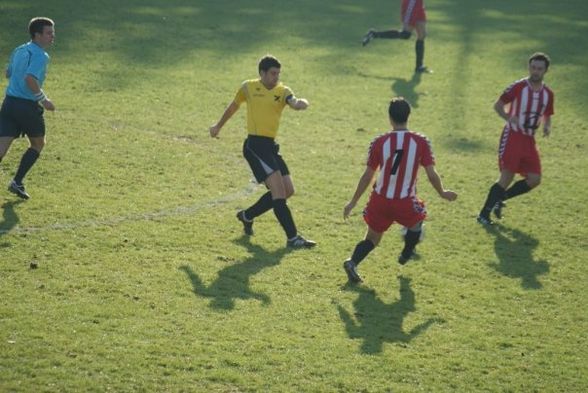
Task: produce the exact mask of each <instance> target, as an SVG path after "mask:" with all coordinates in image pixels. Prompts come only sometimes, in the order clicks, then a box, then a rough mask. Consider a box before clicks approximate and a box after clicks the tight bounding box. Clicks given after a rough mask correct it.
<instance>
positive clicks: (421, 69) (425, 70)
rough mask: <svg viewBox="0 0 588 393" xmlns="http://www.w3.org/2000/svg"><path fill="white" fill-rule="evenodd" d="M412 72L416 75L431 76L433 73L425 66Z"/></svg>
mask: <svg viewBox="0 0 588 393" xmlns="http://www.w3.org/2000/svg"><path fill="white" fill-rule="evenodd" d="M414 72H415V73H416V74H432V73H433V70H432V69H430V68H428V67H427V66H424V65H422V66H420V67H416V68H415V69H414Z"/></svg>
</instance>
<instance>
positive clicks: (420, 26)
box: [414, 21, 430, 72]
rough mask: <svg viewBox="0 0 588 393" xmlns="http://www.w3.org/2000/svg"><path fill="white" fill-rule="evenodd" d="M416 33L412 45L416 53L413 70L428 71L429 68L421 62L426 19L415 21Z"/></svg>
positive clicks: (423, 51) (423, 53)
mask: <svg viewBox="0 0 588 393" xmlns="http://www.w3.org/2000/svg"><path fill="white" fill-rule="evenodd" d="M416 33H417V39H416V42H415V46H414V50H415V55H416V66H415V72H430V70H428V69H427V67H425V65H424V64H423V62H424V59H425V37H426V36H427V23H426V21H418V22H416Z"/></svg>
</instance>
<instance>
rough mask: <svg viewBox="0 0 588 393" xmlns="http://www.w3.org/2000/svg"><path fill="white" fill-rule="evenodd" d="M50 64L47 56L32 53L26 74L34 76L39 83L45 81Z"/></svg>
mask: <svg viewBox="0 0 588 393" xmlns="http://www.w3.org/2000/svg"><path fill="white" fill-rule="evenodd" d="M48 62H49V57H48V55H47V54H45V53H41V52H36V51H35V52H32V53H31V60H30V63H29V65H28V67H27V71H26V73H27V74H28V75H32V76H33V77H35V79H37V80H38V81H43V80H44V79H45V71H46V70H47V63H48Z"/></svg>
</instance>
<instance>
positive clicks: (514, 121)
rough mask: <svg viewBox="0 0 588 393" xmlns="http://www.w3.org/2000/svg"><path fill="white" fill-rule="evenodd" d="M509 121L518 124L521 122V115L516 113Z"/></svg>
mask: <svg viewBox="0 0 588 393" xmlns="http://www.w3.org/2000/svg"><path fill="white" fill-rule="evenodd" d="M508 123H509V124H511V125H513V126H516V125H518V124H519V117H518V116H516V115H514V116H511V117H510V118H509V119H508Z"/></svg>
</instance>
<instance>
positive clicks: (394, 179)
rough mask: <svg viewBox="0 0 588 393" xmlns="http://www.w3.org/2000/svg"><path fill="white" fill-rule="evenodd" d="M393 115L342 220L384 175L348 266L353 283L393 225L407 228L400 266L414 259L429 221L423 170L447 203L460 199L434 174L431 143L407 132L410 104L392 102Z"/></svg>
mask: <svg viewBox="0 0 588 393" xmlns="http://www.w3.org/2000/svg"><path fill="white" fill-rule="evenodd" d="M388 114H389V116H390V122H391V124H392V130H391V131H390V132H388V133H386V134H384V135H381V136H379V137H377V138H376V139H374V140H373V141H372V143H371V145H370V149H369V154H368V160H367V166H366V169H365V171H364V173H363V175H362V176H361V178H360V179H359V182H358V184H357V188H356V190H355V193H354V194H353V197H352V198H351V201H349V203H348V204H347V205H346V206H345V208H344V209H343V217H344V218H347V217H348V216H349V214H350V213H351V210H352V209H353V208H354V207H355V205H356V204H357V202H358V201H359V198H361V196H362V195H363V193H364V192H365V190H366V189H367V187H368V186H369V185H370V184H371V183H372V181H373V179H374V177H375V175H376V172H378V170H379V175H378V178H377V179H376V182H375V184H374V187H373V190H372V194H371V196H370V199H369V202H368V204H367V206H366V208H365V210H364V212H363V216H364V220H365V222H366V224H367V226H368V229H367V234H366V235H365V239H364V240H362V241H360V242H359V243H357V245H356V246H355V250H354V251H353V255H352V256H351V258H350V259H348V260H346V261H345V262H344V263H343V268H344V269H345V272H346V273H347V276H348V278H349V281H351V282H361V281H362V280H361V277H360V276H359V274H358V273H357V265H359V263H360V262H361V261H362V260H363V259H364V258H365V257H366V256H367V255H368V254H369V253H370V252H371V251H372V250H373V249H374V248H375V247H376V246H377V245H378V244H379V243H380V240H381V239H382V236H383V234H384V232H386V230H388V228H389V227H390V225H392V224H393V223H394V222H398V223H399V224H400V225H403V226H405V227H406V228H408V231H407V233H406V235H405V236H404V249H403V250H402V252H401V253H400V256H399V257H398V262H399V263H400V264H402V265H404V264H405V263H406V262H407V261H408V260H409V259H410V257H411V256H412V255H413V252H414V248H415V246H416V245H417V243H418V241H419V238H420V236H421V228H422V223H423V220H424V219H425V217H426V216H427V212H426V210H425V204H424V203H423V201H421V200H420V199H419V198H418V197H417V195H416V180H417V173H418V169H419V166H422V167H424V168H425V172H426V173H427V176H428V178H429V181H430V182H431V184H432V185H433V187H434V188H435V190H436V191H437V192H438V193H439V195H440V196H441V197H442V198H443V199H446V200H448V201H454V200H455V199H456V198H457V194H456V193H455V192H453V191H449V190H446V189H445V188H444V187H443V183H442V182H441V178H440V177H439V174H438V173H437V171H436V170H435V159H434V156H433V152H432V150H431V145H430V143H429V140H428V139H427V138H426V137H425V136H424V135H422V134H419V133H416V132H413V131H410V130H409V129H408V117H409V115H410V104H409V103H408V102H407V101H406V100H405V99H404V98H402V97H397V98H394V99H392V101H390V106H389V108H388Z"/></svg>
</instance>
